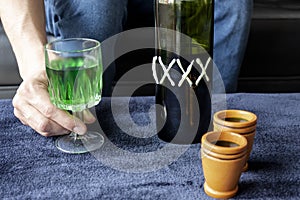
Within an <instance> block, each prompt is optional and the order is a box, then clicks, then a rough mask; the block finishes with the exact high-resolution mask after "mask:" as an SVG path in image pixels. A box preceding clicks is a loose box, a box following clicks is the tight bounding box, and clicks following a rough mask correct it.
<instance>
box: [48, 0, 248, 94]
mask: <svg viewBox="0 0 300 200" xmlns="http://www.w3.org/2000/svg"><path fill="white" fill-rule="evenodd" d="M128 1H130V3H131V4H130V5H131V6H135V5H139V7H140V8H141V9H144V10H138V11H137V9H130V10H132V11H135V12H140V13H143V12H144V13H145V12H147V13H151V11H150V12H149V9H153V8H154V0H149V1H151V2H153V3H152V4H151V5H152V6H147V7H145V6H141V5H142V4H143V1H145V0H84V1H83V0H72V1H70V0H45V10H46V21H47V26H46V30H47V32H48V33H51V34H53V35H54V36H55V37H60V38H70V37H89V38H94V39H97V40H99V41H103V40H105V39H106V38H108V37H110V36H112V35H114V34H117V33H119V32H121V31H122V30H123V28H124V24H125V22H126V18H127V9H128V7H127V5H128ZM252 1H253V0H238V1H237V0H226V1H225V0H215V26H214V29H215V34H214V36H215V38H214V61H215V63H216V65H217V67H218V69H219V71H220V73H221V76H222V79H223V81H224V85H225V88H226V91H227V92H234V91H236V87H237V79H238V75H239V71H240V67H241V63H242V60H243V56H244V52H245V49H246V44H247V39H248V33H249V28H250V21H251V14H252V4H253V2H252ZM149 5H150V4H149ZM152 13H153V12H152ZM150 17H152V19H153V20H154V16H150ZM113 75H114V67H113V66H111V67H110V68H109V70H106V71H105V74H104V77H103V78H104V84H106V85H104V91H103V92H104V95H105V94H106V93H107V92H108V91H109V89H108V88H109V86H110V84H111V82H112V79H113Z"/></svg>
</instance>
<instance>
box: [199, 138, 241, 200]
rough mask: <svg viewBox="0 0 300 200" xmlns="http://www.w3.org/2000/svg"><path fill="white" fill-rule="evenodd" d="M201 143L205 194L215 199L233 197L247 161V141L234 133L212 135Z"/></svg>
mask: <svg viewBox="0 0 300 200" xmlns="http://www.w3.org/2000/svg"><path fill="white" fill-rule="evenodd" d="M201 141H202V144H201V158H202V168H203V173H204V177H205V183H204V191H205V193H206V194H207V195H209V196H211V197H213V198H231V197H233V196H234V195H235V194H236V193H237V191H238V182H239V179H240V176H241V173H242V169H243V166H244V165H245V162H246V156H247V155H246V154H247V140H246V138H245V137H243V136H241V135H240V134H237V133H232V132H208V133H206V134H204V135H203V137H202V140H201Z"/></svg>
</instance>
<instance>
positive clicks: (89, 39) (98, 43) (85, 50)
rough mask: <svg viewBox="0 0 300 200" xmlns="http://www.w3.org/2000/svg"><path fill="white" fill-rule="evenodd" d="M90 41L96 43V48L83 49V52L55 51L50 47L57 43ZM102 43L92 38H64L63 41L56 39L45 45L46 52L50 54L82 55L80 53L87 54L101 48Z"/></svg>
mask: <svg viewBox="0 0 300 200" xmlns="http://www.w3.org/2000/svg"><path fill="white" fill-rule="evenodd" d="M80 40H82V41H90V42H94V43H95V46H93V47H90V48H84V49H81V50H74V51H61V50H54V49H50V48H49V46H50V45H52V44H54V43H57V42H63V41H80ZM100 44H101V43H100V42H99V41H98V40H95V39H91V38H62V39H55V40H53V41H51V42H48V43H47V44H46V45H45V50H46V51H49V52H52V53H80V52H87V51H91V50H93V49H96V48H98V47H100Z"/></svg>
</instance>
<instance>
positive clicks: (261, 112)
mask: <svg viewBox="0 0 300 200" xmlns="http://www.w3.org/2000/svg"><path fill="white" fill-rule="evenodd" d="M128 99H129V100H128ZM128 101H129V104H127V102H128ZM154 102H155V100H154V97H134V98H116V100H115V101H112V105H113V106H112V107H115V108H116V110H117V112H116V117H115V118H114V119H113V118H111V117H112V116H110V114H109V113H110V112H109V111H108V109H109V108H110V106H109V104H110V101H109V99H106V98H103V100H102V102H101V104H100V105H99V106H98V107H97V109H96V111H97V116H98V118H99V119H100V120H101V123H100V124H101V128H102V130H103V131H104V132H105V136H106V140H107V143H106V144H105V145H104V146H103V147H102V148H101V149H100V150H99V151H96V152H94V153H88V154H80V155H70V154H66V153H63V152H61V151H59V150H58V149H56V147H55V146H54V140H55V139H56V138H55V137H53V138H45V137H43V136H40V135H39V134H37V133H36V132H35V131H34V130H32V129H31V128H29V127H27V126H24V125H23V124H22V123H21V122H20V121H19V120H18V119H17V118H15V117H14V115H13V107H12V105H11V100H0V112H1V113H0V130H1V132H0V198H3V199H49V198H50V199H58V198H59V199H66V198H67V199H71V198H72V199H185V200H187V199H212V198H210V197H208V196H207V195H206V194H205V193H204V191H203V183H204V177H203V172H202V165H201V159H200V155H199V151H200V145H199V144H194V145H190V146H188V145H169V144H166V143H164V142H162V141H160V140H159V139H158V138H157V137H156V135H155V126H154V124H155V123H153V121H151V119H152V118H153V116H155V113H154V109H153V106H152V105H153V104H154ZM227 102H228V108H229V109H243V110H249V111H251V112H254V113H255V114H256V115H257V116H258V124H257V134H256V137H255V142H254V146H253V151H252V154H251V157H250V160H249V170H248V171H247V172H245V173H243V174H242V176H241V178H240V182H239V191H238V194H237V195H236V196H235V197H234V199H300V160H299V158H300V146H299V144H300V137H299V130H300V94H230V95H227ZM128 105H129V108H128ZM128 110H129V111H128ZM126 112H128V113H129V115H130V116H128V115H127V114H124V113H126ZM130 119H131V120H132V121H134V123H131V122H130V121H129V120H130ZM136 125H138V126H139V127H140V130H139V131H135V130H136V127H135V126H136ZM125 132H126V133H125ZM127 132H130V134H131V135H130V134H127ZM135 134H136V135H135ZM108 141H109V142H108ZM166 146H168V147H169V148H168V149H166V148H165V147H166ZM112 147H115V149H117V150H116V151H114V148H112ZM162 149H166V150H165V151H162V153H161V154H153V155H152V156H151V152H159V150H162ZM177 152H179V153H178V154H177ZM163 153H166V154H165V155H164V154H163ZM132 155H142V156H136V158H134V157H133V156H132ZM149 155H150V156H149ZM176 155H178V157H176ZM172 156H173V157H172ZM170 157H171V158H170ZM165 158H169V160H167V161H166V159H165ZM168 162H169V163H168ZM166 163H167V164H166Z"/></svg>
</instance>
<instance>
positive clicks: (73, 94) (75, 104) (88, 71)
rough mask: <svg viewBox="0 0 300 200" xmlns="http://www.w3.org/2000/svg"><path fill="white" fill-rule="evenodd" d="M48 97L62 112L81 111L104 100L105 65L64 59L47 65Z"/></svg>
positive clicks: (76, 59)
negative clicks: (102, 92)
mask: <svg viewBox="0 0 300 200" xmlns="http://www.w3.org/2000/svg"><path fill="white" fill-rule="evenodd" d="M46 72H47V76H48V79H49V87H48V90H49V94H50V99H51V101H52V103H53V104H54V105H56V106H57V107H58V108H61V109H63V110H72V111H81V110H84V109H86V108H90V107H92V106H95V105H97V104H98V103H99V101H100V100H101V90H102V65H100V64H99V61H97V60H95V59H91V58H86V57H85V58H82V57H76V58H64V59H58V60H53V61H52V62H51V63H47V64H46Z"/></svg>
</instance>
